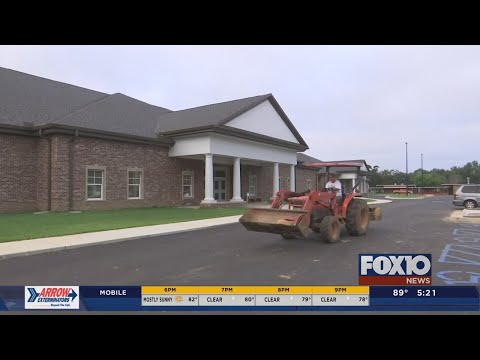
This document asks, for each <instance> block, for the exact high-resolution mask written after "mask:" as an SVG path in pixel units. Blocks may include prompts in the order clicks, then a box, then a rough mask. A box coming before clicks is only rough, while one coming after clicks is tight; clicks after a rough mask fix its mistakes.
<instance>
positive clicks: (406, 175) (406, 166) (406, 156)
mask: <svg viewBox="0 0 480 360" xmlns="http://www.w3.org/2000/svg"><path fill="white" fill-rule="evenodd" d="M405 186H406V187H407V196H408V142H406V143H405Z"/></svg>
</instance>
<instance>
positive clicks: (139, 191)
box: [128, 169, 143, 199]
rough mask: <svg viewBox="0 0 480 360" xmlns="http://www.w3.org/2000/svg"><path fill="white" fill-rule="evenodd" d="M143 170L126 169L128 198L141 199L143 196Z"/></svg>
mask: <svg viewBox="0 0 480 360" xmlns="http://www.w3.org/2000/svg"><path fill="white" fill-rule="evenodd" d="M142 178H143V172H142V171H141V170H137V169H136V170H129V171H128V198H129V199H141V198H142V197H143V181H142V180H143V179H142Z"/></svg>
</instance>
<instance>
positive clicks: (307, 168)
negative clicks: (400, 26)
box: [295, 164, 317, 172]
mask: <svg viewBox="0 0 480 360" xmlns="http://www.w3.org/2000/svg"><path fill="white" fill-rule="evenodd" d="M295 167H296V168H299V169H304V170H310V171H313V172H317V170H316V168H314V167H310V166H305V165H302V164H297V165H296V166H295Z"/></svg>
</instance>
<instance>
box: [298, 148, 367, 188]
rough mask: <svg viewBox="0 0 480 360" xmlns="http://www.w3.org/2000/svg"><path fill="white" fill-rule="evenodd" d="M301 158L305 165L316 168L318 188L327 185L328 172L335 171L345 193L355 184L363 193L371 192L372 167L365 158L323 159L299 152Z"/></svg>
mask: <svg viewBox="0 0 480 360" xmlns="http://www.w3.org/2000/svg"><path fill="white" fill-rule="evenodd" d="M299 160H301V164H302V166H303V167H305V168H307V169H308V168H315V169H316V171H317V180H316V181H317V185H316V188H317V189H322V188H323V187H325V184H326V183H327V182H328V179H327V173H328V172H335V173H337V174H338V175H337V177H338V180H339V181H340V183H341V184H342V189H343V191H344V193H348V192H349V191H350V190H351V189H353V187H355V186H356V188H355V190H358V191H359V192H360V193H362V194H367V193H368V192H369V185H368V179H367V176H368V174H369V171H370V170H369V168H370V167H369V165H368V164H367V162H366V161H365V160H341V161H321V160H318V159H315V158H312V157H310V156H307V157H306V156H305V155H303V154H299ZM357 184H358V185H357Z"/></svg>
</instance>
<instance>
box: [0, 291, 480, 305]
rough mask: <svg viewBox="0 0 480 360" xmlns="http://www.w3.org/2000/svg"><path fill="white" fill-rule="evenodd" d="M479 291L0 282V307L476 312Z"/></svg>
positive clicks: (479, 303)
mask: <svg viewBox="0 0 480 360" xmlns="http://www.w3.org/2000/svg"><path fill="white" fill-rule="evenodd" d="M33 289H35V290H33ZM72 289H73V290H72ZM77 292H78V294H77ZM479 293H480V290H479V287H475V286H171V285H166V286H74V287H70V289H69V287H68V286H63V287H55V286H35V287H28V286H0V311H30V309H41V310H47V311H52V310H53V311H58V310H80V311H82V310H83V311H204V310H207V311H210V310H213V311H215V310H219V311H245V310H247V311H249V310H250V311H258V310H267V311H268V310H271V311H284V310H288V311H295V310H299V311H352V310H360V311H388V310H394V311H397V310H398V311H433V310H437V311H480V295H479ZM43 294H47V295H46V296H47V297H46V298H45V297H42V296H43ZM62 294H63V295H62ZM57 295H58V298H55V296H57ZM77 295H78V297H77ZM61 296H63V298H61ZM70 300H71V303H72V304H73V303H75V305H74V306H76V307H69V308H68V307H67V306H68V303H69V301H70ZM60 301H61V302H60ZM36 302H38V304H37V303H36ZM49 302H52V304H51V308H48V306H49ZM59 302H60V303H59ZM65 303H66V304H65ZM36 306H39V307H36ZM40 307H41V308H40ZM26 308H27V310H26Z"/></svg>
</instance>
